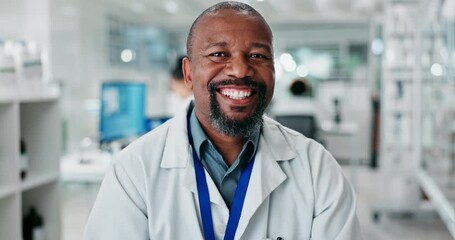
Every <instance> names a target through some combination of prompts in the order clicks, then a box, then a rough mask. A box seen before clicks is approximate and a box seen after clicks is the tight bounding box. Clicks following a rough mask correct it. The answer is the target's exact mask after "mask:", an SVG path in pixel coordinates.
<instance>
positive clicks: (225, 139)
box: [196, 113, 247, 166]
mask: <svg viewBox="0 0 455 240" xmlns="http://www.w3.org/2000/svg"><path fill="white" fill-rule="evenodd" d="M196 116H197V113H196ZM203 119H204V118H202V119H201V118H199V117H198V120H199V123H200V124H201V127H202V128H203V129H204V131H205V133H206V134H207V137H208V138H209V139H210V140H211V141H212V143H213V144H214V145H215V147H216V149H217V150H218V151H219V152H220V154H221V155H222V156H223V160H224V162H225V163H226V164H227V165H228V166H231V165H232V164H233V163H234V162H235V159H237V157H238V156H239V154H240V151H242V148H243V145H244V144H245V142H246V141H247V138H245V137H232V136H227V135H225V134H221V133H220V132H218V131H217V130H216V129H214V128H213V127H212V125H211V124H210V123H209V122H205V121H204V120H203Z"/></svg>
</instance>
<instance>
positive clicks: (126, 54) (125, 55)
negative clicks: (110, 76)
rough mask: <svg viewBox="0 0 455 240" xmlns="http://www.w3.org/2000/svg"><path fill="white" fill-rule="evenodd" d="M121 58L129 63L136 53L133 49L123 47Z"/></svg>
mask: <svg viewBox="0 0 455 240" xmlns="http://www.w3.org/2000/svg"><path fill="white" fill-rule="evenodd" d="M120 58H121V59H122V61H123V62H125V63H128V62H131V61H133V59H134V58H136V53H135V52H134V51H133V50H131V49H123V51H122V52H121V53H120Z"/></svg>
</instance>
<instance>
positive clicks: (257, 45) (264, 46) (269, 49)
mask: <svg viewBox="0 0 455 240" xmlns="http://www.w3.org/2000/svg"><path fill="white" fill-rule="evenodd" d="M227 45H228V44H227V43H226V42H213V43H210V44H209V45H207V47H205V48H204V50H207V49H209V48H212V47H226V46H227ZM252 46H253V48H262V49H264V50H266V51H267V52H272V47H271V46H270V45H268V44H265V43H258V42H256V43H253V44H252Z"/></svg>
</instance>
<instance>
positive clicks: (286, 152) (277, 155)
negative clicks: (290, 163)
mask: <svg viewBox="0 0 455 240" xmlns="http://www.w3.org/2000/svg"><path fill="white" fill-rule="evenodd" d="M192 108H193V102H192V101H191V102H190V103H189V104H188V105H187V107H186V108H185V111H180V112H179V113H178V114H177V115H176V116H175V117H174V118H173V119H172V120H171V122H170V124H171V125H170V127H169V132H168V137H167V139H166V148H165V149H164V152H163V158H162V161H161V167H162V168H185V167H187V166H188V165H189V162H192V155H191V154H192V153H191V151H192V150H191V146H190V145H189V142H188V137H187V136H188V129H187V125H186V124H187V123H186V121H187V119H186V117H187V112H188V111H191V110H192ZM277 124H278V123H277V122H276V121H274V120H272V119H270V118H269V117H266V116H265V117H264V124H263V128H262V135H261V136H260V140H259V145H265V146H267V149H268V151H269V154H271V156H270V157H272V156H273V157H272V158H273V159H274V160H275V161H285V160H290V159H293V158H295V157H296V153H295V150H293V149H292V148H290V147H289V145H288V144H285V143H286V142H287V140H286V138H285V136H284V135H283V133H282V132H281V131H282V130H281V129H280V128H278V127H277ZM262 149H265V147H264V146H263V147H262ZM258 151H259V149H258ZM191 166H192V164H191Z"/></svg>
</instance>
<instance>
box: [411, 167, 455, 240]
mask: <svg viewBox="0 0 455 240" xmlns="http://www.w3.org/2000/svg"><path fill="white" fill-rule="evenodd" d="M417 177H418V181H419V183H420V186H421V187H422V189H423V190H424V191H425V193H426V194H427V196H428V198H429V199H430V201H431V203H432V205H433V206H434V208H435V209H436V211H437V212H438V214H439V216H440V217H441V219H442V221H443V222H444V224H445V225H446V227H447V229H448V230H449V232H450V234H451V235H452V237H454V238H455V208H454V206H455V175H452V176H450V177H451V179H452V180H451V181H453V186H452V187H451V186H447V183H448V182H446V181H443V182H445V184H443V185H446V186H441V182H439V181H438V180H437V179H438V178H439V179H441V175H440V173H438V174H430V173H428V172H427V171H425V170H423V169H420V170H419V171H418V174H417Z"/></svg>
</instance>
